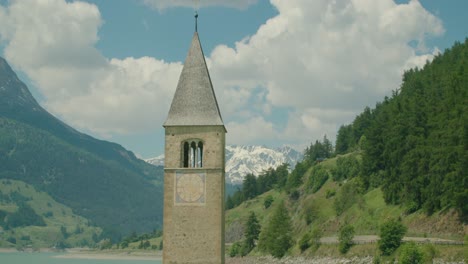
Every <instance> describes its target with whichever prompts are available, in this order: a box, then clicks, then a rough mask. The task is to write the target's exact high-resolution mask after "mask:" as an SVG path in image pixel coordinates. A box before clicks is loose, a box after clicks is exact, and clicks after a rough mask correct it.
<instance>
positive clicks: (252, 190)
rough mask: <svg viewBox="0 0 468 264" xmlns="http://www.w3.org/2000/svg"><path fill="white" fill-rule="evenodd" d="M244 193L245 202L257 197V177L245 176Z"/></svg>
mask: <svg viewBox="0 0 468 264" xmlns="http://www.w3.org/2000/svg"><path fill="white" fill-rule="evenodd" d="M242 192H243V194H244V199H245V200H248V199H252V198H254V197H255V196H257V178H256V177H255V175H253V174H251V173H249V174H247V175H246V176H245V178H244V181H243V183H242Z"/></svg>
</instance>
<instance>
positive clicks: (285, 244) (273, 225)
mask: <svg viewBox="0 0 468 264" xmlns="http://www.w3.org/2000/svg"><path fill="white" fill-rule="evenodd" d="M291 246H292V237H291V220H290V218H289V214H288V210H287V209H286V206H285V205H284V202H281V203H279V204H278V206H277V207H276V208H275V211H274V212H273V214H272V216H271V219H270V221H269V222H268V223H267V225H266V227H265V228H263V231H262V232H261V233H260V240H259V249H260V250H262V251H263V252H266V253H270V254H271V255H272V256H273V257H275V258H282V257H283V256H284V255H285V254H286V252H287V251H288V250H289V248H290V247H291Z"/></svg>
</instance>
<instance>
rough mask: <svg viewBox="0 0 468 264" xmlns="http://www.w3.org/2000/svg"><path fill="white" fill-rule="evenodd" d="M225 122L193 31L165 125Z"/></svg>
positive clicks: (219, 123) (217, 123) (208, 124)
mask: <svg viewBox="0 0 468 264" xmlns="http://www.w3.org/2000/svg"><path fill="white" fill-rule="evenodd" d="M168 126H224V123H223V120H222V118H221V114H220V112H219V107H218V102H217V101H216V96H215V93H214V90H213V85H212V84H211V78H210V74H209V72H208V68H207V66H206V62H205V56H204V55H203V50H202V47H201V44H200V39H199V38H198V32H195V33H194V35H193V38H192V44H191V46H190V50H189V53H188V55H187V58H186V59H185V63H184V68H183V69H182V73H181V75H180V77H179V83H178V84H177V89H176V91H175V94H174V99H173V100H172V104H171V108H170V110H169V114H168V116H167V119H166V122H165V123H164V127H168Z"/></svg>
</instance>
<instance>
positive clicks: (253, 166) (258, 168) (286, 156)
mask: <svg viewBox="0 0 468 264" xmlns="http://www.w3.org/2000/svg"><path fill="white" fill-rule="evenodd" d="M302 158H303V155H302V153H300V152H299V151H297V150H295V149H294V148H292V147H290V146H283V147H278V148H269V147H266V146H264V145H227V146H226V165H225V166H226V182H228V183H231V184H235V185H238V184H242V181H243V179H244V177H245V175H247V174H253V175H255V176H258V175H260V174H261V173H262V172H263V171H265V170H267V169H269V168H277V167H278V166H280V165H281V164H283V163H288V164H289V168H290V170H292V169H293V168H294V166H295V165H296V163H297V162H298V161H300V160H302ZM145 161H146V162H148V163H150V164H153V165H156V166H164V154H162V155H159V156H157V157H154V158H149V159H145Z"/></svg>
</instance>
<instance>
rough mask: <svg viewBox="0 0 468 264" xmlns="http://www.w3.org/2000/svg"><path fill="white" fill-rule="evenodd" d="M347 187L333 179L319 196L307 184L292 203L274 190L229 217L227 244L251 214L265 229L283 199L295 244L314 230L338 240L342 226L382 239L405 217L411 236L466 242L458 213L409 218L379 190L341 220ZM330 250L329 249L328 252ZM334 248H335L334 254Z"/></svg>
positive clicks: (329, 166) (365, 247)
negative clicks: (338, 208)
mask: <svg viewBox="0 0 468 264" xmlns="http://www.w3.org/2000/svg"><path fill="white" fill-rule="evenodd" d="M347 155H357V156H358V158H359V154H358V153H353V154H347ZM321 164H322V166H324V167H325V168H327V169H329V170H330V169H332V168H334V167H336V158H333V159H329V160H326V161H324V162H322V163H321ZM310 174H311V169H309V170H308V171H307V173H306V174H305V175H304V178H303V179H304V182H307V179H308V178H309V177H310ZM343 184H345V183H344V182H342V183H337V182H334V181H333V180H332V179H331V178H330V177H329V179H328V180H327V182H326V183H325V184H324V185H323V186H322V188H321V189H320V190H319V191H317V192H316V193H311V192H310V191H309V190H306V187H305V184H304V185H303V186H301V187H300V188H299V191H300V193H301V196H300V198H299V199H298V200H297V201H292V200H290V199H289V198H288V197H287V195H286V194H285V192H279V191H277V190H271V191H269V192H267V193H264V194H262V195H260V196H258V197H256V198H254V199H252V200H249V201H246V202H244V203H242V204H241V205H240V206H238V207H236V208H233V209H231V210H229V211H227V213H226V230H227V234H226V238H227V242H228V243H232V242H234V241H236V240H238V239H240V238H242V225H243V223H245V222H246V220H247V216H248V214H249V212H250V211H253V212H255V214H256V215H257V217H258V219H259V221H260V223H261V224H262V226H263V225H264V224H265V223H266V222H267V221H268V218H269V215H270V214H271V212H272V211H273V208H274V207H275V205H276V204H277V203H278V201H280V200H282V199H285V200H286V201H287V205H288V207H289V212H290V216H291V219H292V223H293V236H294V240H295V241H298V240H299V239H300V238H301V236H302V235H303V234H304V233H306V232H309V231H310V230H312V229H313V228H319V229H320V230H322V232H323V236H337V235H338V230H339V228H340V226H341V225H342V224H344V223H350V224H352V225H353V226H354V228H355V231H356V235H378V234H379V226H380V225H381V224H382V223H383V222H385V221H386V220H388V219H390V218H398V217H401V218H402V220H403V223H404V224H405V225H406V226H407V227H408V232H407V236H420V237H424V236H431V237H439V238H448V239H456V240H463V239H464V237H465V236H466V235H467V231H468V228H467V226H466V225H463V224H462V223H460V222H459V221H458V217H457V214H456V213H455V212H454V211H451V210H449V211H441V212H436V213H435V214H433V215H432V216H427V215H425V214H424V213H421V212H416V213H413V214H410V215H405V214H404V209H403V208H402V207H400V206H395V205H387V204H385V202H384V199H383V194H382V191H381V190H380V189H379V188H377V189H373V190H370V191H368V192H367V193H365V194H364V195H361V196H360V198H359V199H358V201H357V202H356V203H354V204H353V205H352V206H351V207H350V208H349V209H347V210H345V211H344V213H342V214H341V215H340V216H337V215H336V212H335V209H334V206H333V203H334V200H335V199H336V197H337V195H338V194H339V192H340V190H341V188H342V186H343ZM327 190H335V191H336V195H334V196H332V197H329V198H326V193H327ZM268 195H272V196H273V197H274V199H275V201H274V203H273V204H272V206H271V207H270V208H268V209H265V208H264V207H263V201H264V199H265V197H266V196H268ZM311 207H312V208H314V210H315V217H314V218H313V219H314V220H313V221H312V223H311V224H310V225H307V223H306V221H305V208H311ZM327 247H328V248H329V249H328V250H327ZM330 248H333V250H332V249H330ZM357 248H361V249H362V250H365V251H366V252H368V253H369V254H370V253H372V252H374V251H375V245H372V246H369V245H362V246H359V247H357ZM321 250H322V251H323V252H322V253H323V255H329V254H331V255H336V254H339V253H338V250H337V248H336V246H322V249H321ZM335 251H336V252H335ZM371 251H372V252H371ZM291 253H292V254H294V255H296V254H300V251H299V249H298V246H297V245H296V246H295V247H294V248H293V249H292V250H291ZM335 253H336V254H335ZM351 254H352V252H351Z"/></svg>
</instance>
